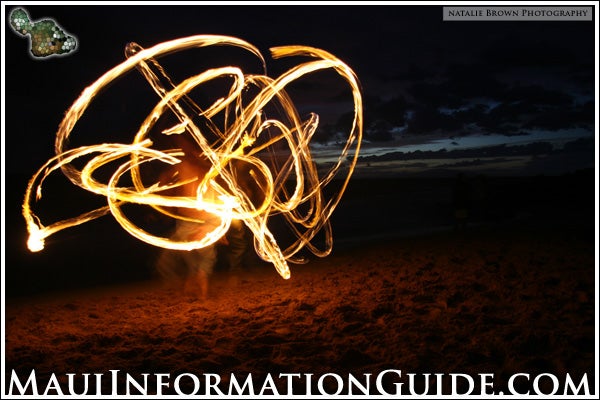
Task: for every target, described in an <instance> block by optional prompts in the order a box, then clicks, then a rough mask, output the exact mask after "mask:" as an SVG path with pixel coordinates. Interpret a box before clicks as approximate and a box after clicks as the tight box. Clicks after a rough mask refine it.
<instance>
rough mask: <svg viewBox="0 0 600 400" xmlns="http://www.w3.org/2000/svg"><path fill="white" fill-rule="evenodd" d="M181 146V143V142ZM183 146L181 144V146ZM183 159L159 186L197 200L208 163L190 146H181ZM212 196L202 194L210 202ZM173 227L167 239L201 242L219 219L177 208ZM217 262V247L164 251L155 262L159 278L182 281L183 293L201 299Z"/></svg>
mask: <svg viewBox="0 0 600 400" xmlns="http://www.w3.org/2000/svg"><path fill="white" fill-rule="evenodd" d="M180 142H181V141H180ZM181 143H182V142H181ZM182 148H183V151H184V156H183V157H182V158H181V161H180V162H179V163H178V164H175V165H173V166H172V168H169V169H168V170H167V171H165V172H164V173H163V174H161V178H160V179H159V182H160V183H161V184H165V183H170V184H177V183H181V184H180V185H179V186H177V187H175V188H173V189H171V190H169V192H168V193H165V194H167V195H173V196H178V197H188V198H196V197H197V190H198V185H199V183H200V182H201V181H202V179H203V178H204V176H205V175H206V173H207V172H208V170H209V167H210V163H209V162H208V160H206V159H204V158H203V157H201V156H200V155H199V154H196V153H198V151H196V152H194V150H193V148H192V147H191V146H190V145H183V146H182ZM213 195H214V193H210V192H209V193H205V194H204V198H208V199H209V200H211V199H210V197H211V196H213ZM175 211H176V212H175V213H174V214H175V215H177V218H176V221H175V227H174V229H173V231H172V233H171V235H170V238H171V239H172V240H174V241H192V240H200V239H202V238H203V237H205V236H206V234H207V233H209V232H211V231H213V230H214V229H216V228H217V227H218V226H219V225H220V223H221V219H220V218H219V217H218V216H217V215H215V214H212V213H209V212H207V211H205V210H201V209H194V208H187V207H177V208H176V210H175ZM216 261H217V249H216V244H211V245H209V246H206V247H203V248H199V249H193V250H169V249H164V250H163V251H162V252H161V253H160V255H159V257H158V260H157V263H156V267H157V271H158V273H159V275H161V277H163V278H164V279H166V280H167V282H168V283H172V282H173V281H176V280H177V279H178V278H183V280H184V293H186V294H190V295H196V294H199V295H200V297H201V298H206V297H207V296H208V280H209V276H210V275H211V274H212V272H213V270H214V267H215V264H216Z"/></svg>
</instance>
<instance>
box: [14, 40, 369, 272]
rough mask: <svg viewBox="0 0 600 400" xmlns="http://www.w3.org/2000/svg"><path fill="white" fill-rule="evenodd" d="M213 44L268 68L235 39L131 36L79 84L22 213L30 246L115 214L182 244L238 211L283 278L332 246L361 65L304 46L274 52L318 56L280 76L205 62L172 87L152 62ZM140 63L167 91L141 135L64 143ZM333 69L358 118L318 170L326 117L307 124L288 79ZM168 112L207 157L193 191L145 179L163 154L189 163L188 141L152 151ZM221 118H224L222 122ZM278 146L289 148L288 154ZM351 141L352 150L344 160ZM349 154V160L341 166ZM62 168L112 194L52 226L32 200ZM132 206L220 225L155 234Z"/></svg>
mask: <svg viewBox="0 0 600 400" xmlns="http://www.w3.org/2000/svg"><path fill="white" fill-rule="evenodd" d="M215 45H219V46H235V47H239V48H241V49H244V50H246V51H248V52H250V53H251V54H253V55H255V56H256V57H258V59H259V60H260V62H261V64H262V65H263V69H266V68H265V65H266V62H265V59H264V58H263V56H262V55H261V54H260V52H259V51H258V49H257V48H256V47H254V46H252V45H251V44H249V43H247V42H245V41H243V40H240V39H237V38H232V37H227V36H215V35H198V36H191V37H187V38H181V39H177V40H173V41H169V42H164V43H160V44H158V45H156V46H154V47H151V48H149V49H143V48H142V47H140V46H139V45H137V44H135V43H130V44H129V45H127V47H126V50H125V53H126V56H127V59H126V60H125V61H124V62H123V63H121V64H119V65H117V66H116V67H114V68H112V69H111V70H109V71H108V72H106V73H105V74H104V75H102V76H101V77H100V78H99V79H98V80H97V81H96V82H94V83H93V84H92V85H90V86H89V87H87V88H86V89H85V90H84V91H83V92H82V94H81V95H80V96H79V98H78V99H77V100H76V101H75V102H74V103H73V105H72V106H71V107H70V108H69V110H68V111H67V113H66V114H65V117H64V119H63V121H62V122H61V124H60V126H59V128H58V131H57V134H56V141H55V153H56V156H55V157H53V158H52V159H50V160H49V161H48V162H47V163H46V164H44V165H43V166H42V167H41V168H40V169H39V170H38V172H37V173H36V174H35V175H34V176H33V177H32V179H31V180H30V181H29V184H28V186H27V190H26V193H25V199H24V202H23V216H24V218H25V221H26V223H27V229H28V232H29V239H28V248H29V249H30V250H31V251H40V250H42V249H43V248H44V241H45V238H47V237H48V236H50V235H52V234H54V233H56V232H58V231H60V230H62V229H65V228H68V227H73V226H76V225H79V224H82V223H85V222H87V221H90V220H93V219H95V218H98V217H101V216H103V215H106V214H108V213H111V214H112V215H113V216H114V218H115V219H116V221H117V222H118V223H119V224H120V225H121V226H122V227H123V229H125V230H126V231H127V232H128V233H130V234H131V235H132V236H134V237H136V238H138V239H139V240H142V241H144V242H146V243H149V244H152V245H154V246H160V247H164V248H170V249H178V250H191V249H196V248H201V247H205V246H208V245H211V244H213V243H215V242H217V241H218V240H219V239H220V238H221V237H222V236H223V235H224V234H225V233H226V232H227V230H228V229H229V226H230V224H231V221H232V220H233V219H239V220H242V221H243V222H244V223H245V225H246V226H247V227H248V228H249V229H250V231H251V232H252V233H253V235H254V247H255V250H256V252H257V254H258V255H259V256H260V257H261V258H263V259H264V260H266V261H269V262H271V263H273V265H274V266H275V268H276V270H277V272H278V273H279V274H280V275H281V276H282V277H283V278H285V279H287V278H289V277H290V270H289V266H288V262H297V263H300V262H304V260H303V258H302V257H299V256H298V252H299V251H300V250H301V249H303V248H307V249H308V250H310V251H311V252H312V253H313V254H315V255H317V256H320V257H324V256H326V255H327V254H329V253H330V251H331V249H332V246H333V239H332V229H331V224H330V221H329V218H330V216H331V215H332V213H333V211H334V209H335V207H336V206H337V204H338V203H339V201H340V199H341V196H342V194H343V192H344V190H345V189H346V186H347V184H348V182H349V179H350V176H351V174H352V172H353V170H354V166H355V165H356V162H357V159H358V153H359V149H360V142H361V139H362V125H363V122H362V100H361V94H360V89H359V83H358V80H357V78H356V76H355V74H354V72H353V71H352V70H351V69H350V68H349V67H348V66H347V65H346V64H344V63H343V62H342V61H340V60H339V59H337V58H336V57H335V56H333V55H332V54H330V53H328V52H326V51H323V50H320V49H315V48H311V47H304V46H283V47H275V48H272V49H271V54H272V56H273V58H274V59H279V58H283V57H291V56H303V57H309V58H310V59H311V60H310V61H307V62H304V63H302V64H299V65H297V66H295V67H293V68H291V69H290V70H288V71H287V72H285V73H283V74H282V75H281V76H279V77H278V78H270V77H268V76H267V75H266V72H265V74H263V75H256V74H244V73H243V72H242V70H241V69H240V68H238V67H232V66H227V67H221V68H214V69H209V70H206V71H204V72H201V73H199V74H197V75H194V76H191V77H189V78H187V79H185V80H183V81H182V82H180V83H178V84H176V83H174V82H173V81H172V80H171V78H170V77H169V76H168V75H167V73H166V72H165V70H164V69H163V68H162V66H161V65H160V64H159V63H158V62H157V61H156V57H160V56H164V55H167V54H169V53H174V52H178V51H182V50H188V49H192V48H201V47H207V46H215ZM133 68H137V69H138V71H140V73H141V74H142V75H143V76H144V77H145V78H146V80H147V81H148V82H149V84H150V85H151V87H152V89H153V90H154V92H155V93H156V94H157V95H158V96H159V97H160V101H159V102H158V103H157V104H156V106H155V107H154V109H153V110H152V111H151V112H150V113H149V114H148V116H147V117H146V119H145V120H144V121H143V122H142V124H141V125H140V128H139V130H138V131H137V132H136V133H135V135H134V138H133V141H132V142H131V143H109V144H106V143H105V144H98V145H91V146H83V147H79V148H74V149H66V144H67V142H68V140H69V137H70V134H71V132H72V130H73V128H74V127H75V125H76V123H77V121H78V120H79V119H80V117H81V116H82V115H83V113H84V112H85V110H86V109H87V107H88V106H89V104H90V102H91V101H92V100H93V99H94V98H95V97H96V96H97V95H98V94H99V93H100V92H101V91H102V90H104V89H105V88H106V87H107V85H108V84H110V83H111V82H113V81H114V80H116V79H117V78H119V77H121V75H123V74H124V73H126V72H128V71H130V70H132V69H133ZM329 69H331V70H334V71H335V72H337V74H338V75H339V76H340V77H341V78H342V80H343V81H345V82H346V83H347V84H348V85H349V87H350V89H351V92H352V97H353V104H354V109H353V112H354V118H353V122H352V125H351V127H350V131H349V133H348V139H347V142H346V144H345V146H344V147H343V148H342V149H341V151H340V154H339V158H338V160H337V162H336V163H334V164H333V165H332V166H331V168H330V169H329V170H328V171H326V173H325V174H324V176H319V174H318V172H317V169H316V166H315V163H314V161H313V159H312V155H311V151H310V148H309V143H310V141H311V138H312V136H313V134H314V133H315V131H316V129H317V126H318V123H319V119H318V116H317V115H315V114H312V115H310V116H309V117H308V119H307V120H306V121H302V120H301V118H300V116H299V114H298V112H297V110H296V108H295V106H294V104H293V102H292V99H291V98H290V96H289V95H288V93H287V92H286V88H287V87H288V86H289V85H290V84H291V83H293V82H295V81H297V80H299V79H301V78H302V77H304V76H306V75H309V74H312V73H315V72H317V71H322V70H329ZM225 79H226V80H231V81H232V84H231V86H230V87H229V89H228V90H226V92H227V93H225V95H224V96H223V97H220V98H218V99H217V100H215V101H214V102H213V103H212V104H211V105H209V106H208V107H207V108H206V109H201V108H200V107H199V106H198V105H197V104H196V103H195V102H194V101H193V100H192V99H191V97H190V96H189V95H190V93H191V91H192V90H196V89H198V88H201V87H202V85H203V84H206V83H207V82H210V81H214V80H225ZM250 89H252V90H254V91H257V93H256V94H255V95H254V97H253V98H251V99H248V98H247V97H248V96H247V95H246V94H245V93H246V92H247V91H249V90H250ZM182 103H183V104H182ZM272 106H274V107H272ZM267 107H271V108H274V109H277V110H278V111H277V113H276V114H277V115H276V117H275V118H274V117H272V116H271V117H269V118H267V114H268V112H266V111H265V110H266V108H267ZM190 109H191V112H190ZM167 111H168V112H171V113H172V114H174V116H175V118H176V119H177V120H178V121H179V122H178V123H176V124H175V125H174V126H172V127H171V128H167V129H165V130H163V131H162V132H161V134H162V135H164V136H172V135H189V137H190V138H192V139H193V143H194V144H195V145H196V146H197V154H198V155H202V156H203V157H205V158H206V159H207V160H208V161H209V163H210V167H209V169H208V171H207V172H206V173H205V174H204V175H199V176H197V177H195V178H194V179H193V181H196V182H197V184H198V187H197V191H196V195H195V196H167V195H165V194H164V191H166V190H169V189H173V188H175V187H177V186H178V185H182V184H185V183H188V182H179V183H177V184H162V183H160V182H159V181H158V180H156V179H155V180H156V181H155V182H154V183H153V184H151V185H149V186H147V185H145V184H144V181H146V182H147V181H148V177H146V176H144V177H143V171H142V166H143V164H145V163H154V164H156V163H159V164H160V165H163V166H164V167H165V168H166V167H168V166H173V165H176V164H178V163H180V162H182V157H183V155H184V152H183V150H182V149H178V148H175V149H169V150H159V149H155V148H152V146H153V145H154V143H153V141H152V140H151V138H150V134H151V132H152V131H153V128H154V126H155V124H156V122H157V121H158V119H159V118H161V116H162V115H163V114H164V113H165V112H167ZM198 120H200V121H202V122H203V123H204V125H202V126H200V125H198V124H197V123H196V122H195V121H198ZM217 120H218V121H221V125H219V123H217ZM209 137H210V138H211V140H210V141H209V139H208V138H209ZM275 147H277V150H275V149H274V148H275ZM282 148H283V149H285V153H286V155H287V156H286V157H284V158H283V159H282V157H281V154H282ZM351 150H353V157H352V158H351V159H350V161H349V162H347V161H346V160H347V159H348V155H349V153H350V151H351ZM89 157H91V159H90V160H88V161H87V162H86V164H85V166H84V167H83V168H81V169H77V168H76V167H75V166H74V165H73V161H74V160H76V159H80V158H89ZM119 162H120V164H118V166H117V167H116V168H115V170H114V172H113V173H112V175H111V176H110V178H109V179H108V181H107V182H106V183H103V182H101V181H99V180H97V179H96V178H94V177H93V175H94V172H95V171H97V170H99V169H100V168H107V166H110V165H114V164H115V163H119ZM346 162H347V165H346V166H344V163H346ZM232 163H235V164H237V165H242V166H244V168H245V169H246V170H247V171H249V172H248V174H247V175H248V176H246V177H245V179H250V180H252V184H253V185H254V187H255V188H259V189H260V199H259V200H256V199H252V197H253V196H252V195H251V194H250V193H248V191H247V187H248V186H247V185H243V184H242V183H243V182H241V181H240V178H239V177H238V176H237V174H236V172H235V168H233V167H232ZM343 166H344V167H347V171H346V172H345V176H342V180H341V182H342V183H341V186H340V188H339V189H338V190H337V191H336V192H335V193H334V194H333V195H331V197H330V198H325V195H324V194H323V188H324V187H325V186H326V185H328V184H329V183H330V182H331V181H332V180H333V179H334V177H336V176H337V175H339V174H343V173H342V171H341V168H342V167H343ZM59 169H60V170H61V171H62V172H63V173H64V175H65V176H66V177H67V178H68V179H69V180H70V181H71V182H72V183H73V184H75V185H77V186H79V187H80V188H83V189H85V190H87V191H90V192H92V193H95V194H97V195H99V196H103V197H105V198H106V199H107V202H108V205H106V206H104V207H100V208H98V209H95V210H92V211H89V212H86V213H83V214H81V215H79V216H76V217H73V218H69V219H66V220H62V221H58V222H54V223H52V224H50V225H47V226H45V225H44V224H42V222H41V221H40V219H39V217H38V216H37V215H36V214H35V213H34V212H33V210H32V204H33V203H34V202H35V201H36V200H39V199H40V198H41V196H42V185H43V183H44V181H45V179H46V178H47V177H48V175H50V174H51V173H52V172H55V171H57V170H59ZM124 177H129V179H130V180H131V182H132V183H133V186H129V187H126V186H120V182H121V181H122V180H124ZM142 178H144V179H142ZM288 182H292V183H293V185H292V186H293V189H292V190H290V188H289V187H286V183H288ZM161 193H162V194H161ZM34 197H35V198H34ZM128 203H135V204H140V205H145V206H149V207H152V208H153V209H154V210H156V211H157V212H160V213H163V214H164V215H167V216H169V217H172V218H178V219H185V220H192V221H195V222H202V221H200V220H199V219H194V218H190V217H189V215H187V214H186V213H181V212H175V211H173V209H178V210H181V209H183V210H185V209H189V210H202V211H204V212H205V213H208V214H209V215H213V216H214V217H215V219H216V220H218V221H219V223H218V224H214V223H213V224H212V225H209V226H208V227H207V228H206V229H203V230H202V231H201V232H200V234H199V235H198V236H199V237H196V238H195V240H190V241H176V240H173V239H171V238H167V237H161V236H157V235H155V234H153V233H150V232H147V231H145V230H144V229H142V228H141V227H140V226H138V225H136V224H135V223H134V222H133V221H131V220H130V219H129V218H128V217H127V216H126V215H125V213H124V212H123V210H122V206H123V205H124V204H128ZM301 209H302V210H303V211H301ZM276 215H277V216H283V218H284V219H285V221H286V224H287V225H286V226H287V228H288V229H289V230H290V231H291V232H292V233H293V235H294V237H295V240H294V241H293V243H292V244H290V245H289V246H288V247H287V248H285V249H282V248H280V245H279V244H278V241H277V239H276V237H275V235H274V233H273V232H272V231H271V230H270V228H269V221H270V219H271V218H272V217H274V216H276ZM321 231H322V232H324V236H325V247H324V248H323V249H319V248H318V247H317V246H316V245H314V244H313V243H312V241H313V239H314V238H315V236H316V235H317V233H318V232H321Z"/></svg>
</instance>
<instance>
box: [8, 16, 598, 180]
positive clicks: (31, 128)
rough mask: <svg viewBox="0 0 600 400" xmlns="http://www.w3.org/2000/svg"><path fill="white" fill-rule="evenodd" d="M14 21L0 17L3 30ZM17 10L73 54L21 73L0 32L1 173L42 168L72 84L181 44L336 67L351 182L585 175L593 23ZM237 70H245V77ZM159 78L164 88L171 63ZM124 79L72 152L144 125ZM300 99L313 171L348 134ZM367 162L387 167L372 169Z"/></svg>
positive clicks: (309, 90) (28, 62) (324, 103)
mask: <svg viewBox="0 0 600 400" xmlns="http://www.w3.org/2000/svg"><path fill="white" fill-rule="evenodd" d="M14 7H15V6H7V7H6V8H5V17H6V18H8V15H9V13H10V10H12V9H13V8H14ZM25 8H26V9H27V11H28V12H29V14H30V17H31V18H32V19H33V20H40V19H43V18H44V17H47V18H52V19H54V20H55V21H57V22H58V24H59V25H60V26H61V27H62V28H64V29H65V30H66V31H68V33H70V34H72V35H74V36H76V37H77V39H78V45H79V47H78V49H77V51H76V52H75V53H72V54H69V55H66V56H61V57H51V58H48V59H44V60H39V59H33V57H31V56H30V55H29V54H28V49H27V47H28V41H27V39H25V38H24V37H20V36H19V35H17V34H16V33H15V32H14V31H12V30H11V28H10V26H9V25H8V24H6V25H5V31H4V37H5V40H4V45H5V47H4V51H5V57H3V60H5V71H6V82H5V85H4V90H5V98H6V101H5V102H4V104H3V107H5V115H6V119H5V125H4V132H5V140H6V146H5V147H4V148H3V152H4V156H5V160H6V161H5V167H6V171H7V172H8V173H25V174H30V173H33V172H34V171H35V170H36V169H37V168H38V167H39V166H40V165H41V164H42V163H43V162H45V161H46V160H47V159H48V158H50V157H51V156H52V151H53V147H52V146H53V141H54V134H55V132H56V128H57V126H58V124H59V123H60V121H61V118H62V116H63V114H64V112H65V111H66V110H67V109H68V107H69V106H70V105H71V104H72V102H73V101H74V100H75V99H76V98H77V96H78V95H79V94H80V93H81V91H82V90H83V89H84V88H85V87H86V86H87V85H89V84H91V83H92V82H93V81H94V80H96V79H97V78H98V77H99V76H100V75H101V74H102V73H104V72H105V71H107V70H108V69H110V68H112V67H113V66H115V65H117V64H118V63H120V62H122V61H123V60H124V47H125V45H126V44H127V43H128V42H131V41H135V42H137V43H139V44H140V45H142V46H144V47H150V46H152V45H154V44H157V43H159V42H161V41H166V40H170V39H175V38H180V37H184V36H189V35H194V34H221V35H231V36H236V37H239V38H242V39H244V40H246V41H248V42H250V43H252V44H254V45H255V46H257V47H258V48H259V49H260V50H261V52H263V54H264V55H265V57H266V58H267V63H268V64H267V68H268V71H269V74H273V75H275V74H277V73H281V72H282V71H283V70H284V69H283V67H282V65H283V64H281V62H278V61H273V60H271V59H269V52H268V49H269V48H270V47H272V46H278V45H289V44H302V45H308V46H314V47H319V48H322V49H325V50H327V51H329V52H331V53H333V54H334V55H336V56H338V57H339V58H340V59H342V60H343V61H344V62H346V63H347V64H348V65H349V66H350V67H351V68H353V69H354V71H355V72H356V74H357V75H358V77H359V79H360V82H361V85H362V88H363V99H364V107H365V141H364V144H365V145H364V148H363V153H362V154H363V157H364V158H363V159H362V160H361V163H360V164H359V166H358V169H357V173H363V174H367V173H368V172H369V171H373V170H375V171H378V172H379V173H386V174H402V175H411V174H414V175H416V176H420V174H425V175H427V174H428V173H429V174H435V173H436V172H438V173H442V172H448V171H450V172H451V173H455V172H456V171H467V172H470V171H481V172H486V173H492V174H506V175H539V174H550V175H552V174H563V173H567V172H572V171H574V170H578V169H583V168H589V167H593V166H594V110H595V108H596V105H595V104H594V48H595V37H594V26H593V22H564V21H562V22H473V21H470V22H446V21H443V20H442V7H441V6H435V5H423V6H398V5H386V6H365V5H340V6H325V5H312V6H289V5H288V6H284V5H273V6H257V5H248V6H239V5H238V6H224V5H221V6H200V5H197V6H159V5H156V6H120V7H115V6H95V5H80V6H33V5H32V6H26V7H25ZM238 53H239V52H238ZM220 56H221V55H220ZM189 57H190V58H187V59H185V60H186V61H185V62H184V63H183V64H186V68H189V69H188V70H186V72H185V73H191V72H194V71H195V72H196V73H197V72H199V71H201V70H198V69H197V68H196V69H194V65H195V64H196V63H197V64H198V68H201V66H203V64H202V61H201V60H200V59H199V58H198V57H195V58H192V56H189ZM223 57H225V56H223ZM184 58H185V56H182V58H179V59H177V60H183V59H184ZM225 59H227V58H223V60H225ZM167 60H168V57H165V62H168V61H167ZM189 60H192V61H191V62H190V61H189ZM227 60H229V59H227ZM244 60H246V59H243V60H242V62H245V61H244ZM223 62H224V61H223ZM249 64H250V66H249V68H250V70H252V68H255V70H256V67H257V65H256V63H254V65H251V64H252V62H249ZM169 65H170V67H167V68H168V69H169V68H170V69H169V72H170V73H174V74H175V75H176V74H177V72H179V71H178V70H179V67H180V66H181V64H177V62H173V63H172V64H169ZM181 73H182V74H183V73H184V72H183V69H182V71H181ZM133 74H137V72H132V73H131V74H130V75H133ZM127 79H129V80H131V81H132V82H134V83H130V82H129V81H128V80H127ZM127 79H124V80H123V81H124V82H123V83H118V84H115V85H114V88H110V89H109V90H107V91H106V97H105V98H102V95H101V98H99V99H98V102H99V104H98V106H97V107H96V108H97V109H101V110H100V111H96V108H91V109H90V110H88V112H87V113H90V114H92V115H91V116H90V117H89V118H90V119H93V118H97V122H90V123H89V124H88V125H83V122H82V126H81V127H78V129H76V130H75V131H74V133H73V138H78V137H80V138H86V139H90V141H89V142H87V141H84V142H85V143H94V141H95V140H96V138H105V137H106V135H108V136H109V137H111V138H112V139H116V140H117V141H122V142H126V141H128V140H130V138H131V137H132V134H133V132H134V129H136V128H137V125H138V124H139V122H140V121H141V119H142V118H143V117H145V114H144V113H145V112H146V111H144V110H145V109H144V108H143V107H144V106H145V107H149V106H152V105H153V104H154V102H155V101H156V99H153V98H152V97H151V96H152V94H150V95H149V96H148V97H146V96H145V95H142V96H139V97H137V98H135V97H134V96H135V94H136V93H137V92H136V91H135V90H133V89H132V88H133V87H134V86H135V85H138V84H139V85H140V86H142V85H144V84H143V83H139V82H141V81H134V79H137V77H129V76H128V78H127ZM301 90H304V91H305V92H304V96H303V97H301V98H302V99H303V100H306V102H300V103H299V104H298V108H299V110H300V111H301V112H310V111H314V112H317V113H318V114H320V115H321V119H322V123H321V126H320V128H319V131H318V133H317V135H316V138H315V141H314V145H315V146H314V149H315V155H316V156H317V159H318V160H319V157H320V159H321V160H324V161H326V160H327V156H328V154H329V151H331V150H335V149H336V140H339V138H338V136H337V132H339V131H340V129H339V128H340V127H341V126H343V122H344V121H346V120H347V114H348V112H349V111H350V109H349V107H348V100H349V97H347V96H344V93H345V92H344V91H343V87H342V86H341V85H340V84H339V82H337V86H336V83H334V82H328V81H327V79H326V78H324V80H323V81H322V82H321V84H319V85H314V84H313V85H310V84H307V85H306V86H305V87H304V88H303V89H301ZM140 93H141V92H140ZM115 103H118V104H115ZM109 105H111V106H114V107H115V108H114V109H110V110H109ZM146 109H147V108H146ZM102 111H104V112H105V113H104V114H102ZM94 113H96V114H94ZM140 113H141V114H140ZM110 135H113V136H110ZM74 140H76V139H74ZM97 140H104V139H97ZM97 140H96V142H97ZM482 146H486V148H483V149H482ZM17 147H18V148H23V149H26V150H25V151H26V153H25V154H24V153H21V152H20V151H14V150H16V148H17ZM415 151H417V152H416V153H415ZM379 162H385V163H384V164H385V165H386V166H385V167H383V165H384V164H381V165H382V168H381V169H379V170H378V169H377V168H373V167H374V166H375V167H377V164H378V163H379ZM390 162H392V163H391V165H392V167H390ZM365 165H369V166H370V169H367V168H364V166H365Z"/></svg>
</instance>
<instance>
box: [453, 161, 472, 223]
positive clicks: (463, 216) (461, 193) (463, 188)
mask: <svg viewBox="0 0 600 400" xmlns="http://www.w3.org/2000/svg"><path fill="white" fill-rule="evenodd" d="M452 197H453V208H454V229H455V230H456V231H460V230H464V229H466V227H467V220H468V218H469V202H470V193H469V183H468V182H467V179H466V178H465V175H464V174H463V173H462V172H461V173H459V174H458V175H457V176H456V180H455V182H454V188H453V192H452Z"/></svg>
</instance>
